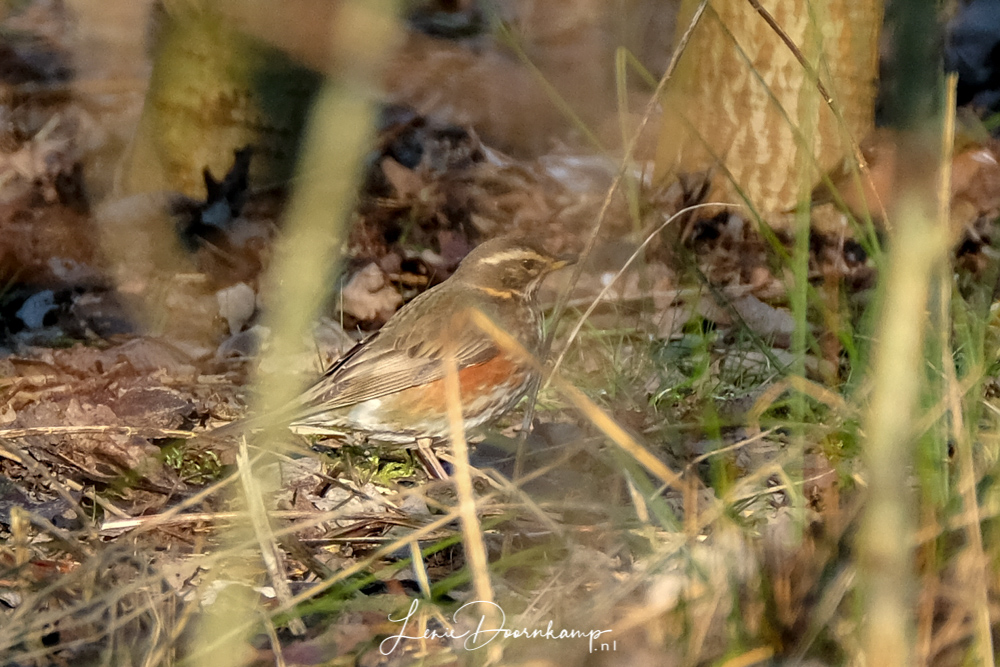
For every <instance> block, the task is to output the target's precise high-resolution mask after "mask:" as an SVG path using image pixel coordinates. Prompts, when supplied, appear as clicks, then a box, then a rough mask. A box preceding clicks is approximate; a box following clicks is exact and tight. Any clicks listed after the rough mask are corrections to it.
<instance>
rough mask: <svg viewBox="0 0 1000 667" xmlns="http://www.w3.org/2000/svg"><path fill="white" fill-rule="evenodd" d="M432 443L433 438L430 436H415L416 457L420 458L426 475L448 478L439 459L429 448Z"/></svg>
mask: <svg viewBox="0 0 1000 667" xmlns="http://www.w3.org/2000/svg"><path fill="white" fill-rule="evenodd" d="M433 443H434V440H432V439H431V438H417V458H419V459H420V462H421V463H422V464H423V466H424V470H426V471H427V474H428V475H430V476H431V477H433V478H434V479H448V473H447V472H445V469H444V466H442V465H441V460H440V459H438V457H437V454H435V453H434V450H433V449H431V445H432V444H433Z"/></svg>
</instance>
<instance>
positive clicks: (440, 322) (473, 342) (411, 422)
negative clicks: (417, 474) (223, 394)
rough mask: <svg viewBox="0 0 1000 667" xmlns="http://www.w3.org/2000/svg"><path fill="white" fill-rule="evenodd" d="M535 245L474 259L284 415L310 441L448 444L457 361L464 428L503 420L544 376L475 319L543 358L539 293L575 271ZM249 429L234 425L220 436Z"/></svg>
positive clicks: (515, 243) (518, 244)
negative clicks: (352, 438)
mask: <svg viewBox="0 0 1000 667" xmlns="http://www.w3.org/2000/svg"><path fill="white" fill-rule="evenodd" d="M569 261H570V260H567V259H565V258H556V257H553V256H551V255H549V254H547V253H546V252H544V251H543V250H541V249H540V248H539V247H538V246H536V245H535V244H532V243H530V242H527V241H523V240H513V239H509V238H498V239H493V240H491V241H487V242H485V243H483V244H482V245H480V246H478V247H477V248H476V249H474V250H473V251H472V252H471V253H469V255H468V256H467V257H466V258H465V259H464V260H463V261H462V263H461V264H460V265H459V267H458V269H456V271H455V273H454V274H453V275H452V276H451V277H450V278H448V279H447V280H445V281H444V282H442V283H441V284H440V285H437V286H435V287H433V288H431V289H429V290H427V291H426V292H424V293H423V294H421V295H420V296H418V297H417V298H415V299H413V301H411V302H410V303H408V304H406V305H405V306H403V308H401V309H400V310H399V311H398V312H397V313H396V314H395V315H393V317H392V318H390V319H389V321H388V322H387V323H386V324H385V325H384V326H383V327H382V328H381V329H380V330H378V331H377V332H375V333H374V334H373V335H371V336H369V337H368V338H366V339H365V340H363V341H361V342H360V343H358V344H357V345H355V346H354V347H353V348H352V349H351V350H349V351H348V352H347V353H346V354H344V356H343V357H341V358H340V359H339V360H338V361H337V362H335V363H334V364H333V365H332V366H331V367H330V369H329V370H328V371H326V373H325V374H324V375H323V376H322V377H321V378H320V379H319V380H318V381H317V382H316V383H315V384H313V386H312V387H310V388H309V389H308V390H306V391H305V392H304V393H303V394H302V395H301V396H300V397H299V398H298V399H296V400H295V401H294V402H293V403H292V404H291V405H289V406H288V407H286V408H285V409H284V410H281V411H280V413H279V414H280V417H277V419H281V420H282V421H285V422H287V423H288V425H289V428H290V429H291V430H292V431H294V432H296V433H301V434H342V433H345V432H355V433H360V434H363V435H366V436H368V437H369V438H371V439H373V440H377V441H381V442H390V443H412V442H414V441H416V440H418V439H422V438H430V439H433V440H442V439H445V438H447V436H448V433H449V424H448V417H447V399H446V395H445V391H444V377H445V373H446V365H445V355H446V354H449V353H452V354H454V355H455V360H456V366H457V368H458V378H459V391H460V396H461V402H462V415H463V422H464V427H465V428H466V429H470V428H473V427H476V426H479V425H482V424H485V423H487V422H490V421H492V420H493V419H496V418H497V417H499V416H500V415H502V414H504V413H505V412H507V411H508V410H510V409H511V408H513V407H514V406H515V405H516V404H517V402H518V401H519V400H521V398H522V397H523V396H524V395H525V393H526V392H527V391H528V387H529V385H530V383H531V380H532V378H533V377H534V375H535V373H536V371H535V369H534V368H533V367H532V365H530V364H529V363H527V362H526V361H525V360H524V359H520V358H518V357H515V356H513V355H511V354H509V353H507V352H505V351H504V350H502V349H501V348H500V347H499V346H498V345H497V344H496V343H495V342H494V340H493V339H492V338H491V337H490V336H489V335H488V334H487V333H486V332H484V331H482V330H481V329H480V328H479V327H477V326H476V325H475V324H474V323H473V321H472V318H471V315H470V313H471V312H472V311H473V310H479V311H481V312H482V313H483V314H485V315H486V316H488V317H489V318H491V319H492V320H493V321H494V322H495V323H496V324H497V325H498V326H500V327H501V328H503V329H504V330H505V331H507V333H509V334H510V335H512V336H513V337H514V338H515V339H516V340H517V341H518V342H519V343H520V344H521V345H522V346H524V348H526V349H527V350H528V351H529V352H531V353H537V352H538V350H539V346H540V344H541V340H542V329H541V326H542V315H541V312H540V311H539V307H538V303H537V299H536V293H537V291H538V287H539V285H541V283H542V280H543V279H544V278H545V276H546V275H548V274H549V273H551V272H552V271H554V270H556V269H558V268H561V267H563V266H565V265H566V264H568V263H569ZM236 427H238V428H239V429H240V430H242V429H245V428H247V427H248V424H247V423H246V422H244V421H238V422H233V423H232V424H228V425H226V426H223V427H221V428H220V429H216V430H215V431H213V432H212V433H211V434H210V436H211V437H215V436H217V435H221V434H222V433H223V432H228V431H230V430H235V428H236Z"/></svg>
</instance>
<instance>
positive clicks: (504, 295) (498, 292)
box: [473, 285, 521, 299]
mask: <svg viewBox="0 0 1000 667" xmlns="http://www.w3.org/2000/svg"><path fill="white" fill-rule="evenodd" d="M473 287H474V289H477V290H479V291H480V292H485V293H486V294H489V295H490V296H495V297H499V298H501V299H513V298H514V296H516V295H518V294H521V292H519V291H518V290H514V289H510V290H502V289H493V288H492V287H483V286H482V285H474V286H473Z"/></svg>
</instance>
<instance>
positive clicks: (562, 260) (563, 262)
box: [549, 254, 579, 271]
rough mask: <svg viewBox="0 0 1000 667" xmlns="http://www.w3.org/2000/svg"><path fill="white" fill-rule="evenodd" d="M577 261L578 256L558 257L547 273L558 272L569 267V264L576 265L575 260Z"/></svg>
mask: <svg viewBox="0 0 1000 667" xmlns="http://www.w3.org/2000/svg"><path fill="white" fill-rule="evenodd" d="M577 259H579V256H578V255H573V254H569V255H559V256H558V257H556V258H555V260H553V262H552V264H550V265H549V271H558V270H559V269H561V268H563V267H564V266H569V265H570V264H576V260H577Z"/></svg>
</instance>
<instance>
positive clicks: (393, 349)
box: [299, 317, 500, 411]
mask: <svg viewBox="0 0 1000 667" xmlns="http://www.w3.org/2000/svg"><path fill="white" fill-rule="evenodd" d="M419 319H424V318H419ZM427 319H430V318H427ZM399 324H400V325H404V326H403V327H398V328H397V327H394V329H395V330H387V329H386V328H385V327H384V328H383V329H382V330H381V331H379V332H376V333H375V334H374V335H373V336H371V337H370V338H368V339H367V340H365V341H363V342H361V343H359V344H358V345H356V346H355V347H354V348H352V349H351V350H350V351H348V352H347V354H345V355H344V356H343V357H342V358H341V359H340V360H338V361H337V362H336V363H335V364H334V365H333V366H332V367H331V368H330V370H328V371H327V372H326V373H325V374H324V376H323V377H322V378H321V379H320V380H319V381H318V382H316V384H314V385H313V386H312V387H311V388H310V389H309V390H307V391H306V392H305V393H304V394H303V396H302V397H301V399H300V401H299V405H300V406H301V408H303V409H304V410H306V411H309V410H310V408H316V409H320V408H322V410H324V411H325V410H334V409H337V408H342V407H346V406H349V405H354V404H356V403H361V402H363V401H367V400H370V399H373V398H379V397H382V396H386V395H388V394H392V393H395V392H398V391H402V390H404V389H408V388H410V387H415V386H419V385H423V384H427V383H429V382H433V381H435V380H439V379H441V378H443V377H444V375H445V366H444V358H445V356H444V355H445V353H446V345H447V344H448V342H449V341H448V339H447V337H446V336H447V335H449V334H451V335H454V336H455V339H454V342H455V343H456V344H457V349H456V350H455V358H456V362H457V366H458V368H459V369H462V368H466V367H468V366H474V365H477V364H482V363H485V362H487V361H489V360H490V359H492V358H493V357H495V356H496V355H497V354H499V352H500V350H499V349H498V348H497V346H496V344H495V343H494V342H493V339H492V338H490V337H489V336H488V335H487V334H486V333H485V332H484V331H482V330H480V329H479V328H478V327H476V326H475V325H473V324H472V323H471V322H469V321H468V318H467V317H456V318H454V320H453V321H451V322H443V321H440V320H438V321H434V322H419V321H417V322H414V321H406V322H400V323H399ZM414 325H415V326H414ZM421 325H426V326H428V327H433V328H432V329H430V331H431V332H432V335H431V336H430V337H428V335H427V334H428V330H427V329H425V328H424V327H423V326H421ZM388 326H389V325H386V327H388ZM404 328H405V333H404V331H401V330H400V329H404ZM442 329H443V330H444V332H446V333H445V336H440V333H441V331H442Z"/></svg>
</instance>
